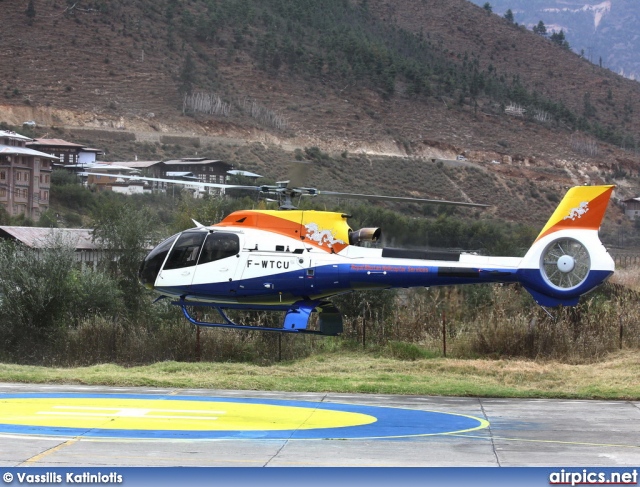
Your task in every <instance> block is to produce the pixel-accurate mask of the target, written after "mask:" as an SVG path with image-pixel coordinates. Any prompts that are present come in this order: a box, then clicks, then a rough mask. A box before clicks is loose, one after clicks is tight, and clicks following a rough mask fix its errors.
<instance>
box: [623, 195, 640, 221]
mask: <svg viewBox="0 0 640 487" xmlns="http://www.w3.org/2000/svg"><path fill="white" fill-rule="evenodd" d="M622 203H623V204H624V214H625V215H627V217H628V218H629V219H630V220H637V219H640V197H637V198H629V199H628V200H624V201H623V202H622Z"/></svg>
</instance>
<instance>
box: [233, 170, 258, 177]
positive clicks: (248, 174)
mask: <svg viewBox="0 0 640 487" xmlns="http://www.w3.org/2000/svg"><path fill="white" fill-rule="evenodd" d="M227 174H231V175H232V176H244V177H247V178H261V177H263V176H260V174H256V173H254V172H249V171H241V170H240V169H232V170H231V171H227Z"/></svg>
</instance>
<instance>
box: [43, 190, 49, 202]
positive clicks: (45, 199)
mask: <svg viewBox="0 0 640 487" xmlns="http://www.w3.org/2000/svg"><path fill="white" fill-rule="evenodd" d="M42 199H43V200H44V201H49V191H43V192H42Z"/></svg>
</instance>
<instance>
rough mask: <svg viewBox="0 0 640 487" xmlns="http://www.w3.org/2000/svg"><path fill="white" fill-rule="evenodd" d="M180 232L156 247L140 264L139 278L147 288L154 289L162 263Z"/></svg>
mask: <svg viewBox="0 0 640 487" xmlns="http://www.w3.org/2000/svg"><path fill="white" fill-rule="evenodd" d="M178 235H179V234H175V235H173V236H172V237H169V238H168V239H166V240H165V241H164V242H162V243H161V244H160V245H158V246H157V247H156V248H154V249H153V250H152V251H151V252H149V255H147V257H145V259H144V260H143V261H142V263H141V264H140V268H139V269H138V280H139V281H140V284H142V285H143V286H144V287H146V288H147V289H153V288H154V286H155V283H156V279H157V278H158V274H159V273H160V270H162V264H164V261H165V259H166V257H167V254H168V253H169V250H170V249H171V246H172V245H173V242H174V241H175V239H176V238H177V237H178Z"/></svg>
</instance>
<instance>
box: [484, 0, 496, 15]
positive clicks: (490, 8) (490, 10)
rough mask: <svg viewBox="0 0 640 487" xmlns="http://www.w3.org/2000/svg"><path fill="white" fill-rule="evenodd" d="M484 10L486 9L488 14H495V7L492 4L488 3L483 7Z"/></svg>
mask: <svg viewBox="0 0 640 487" xmlns="http://www.w3.org/2000/svg"><path fill="white" fill-rule="evenodd" d="M482 8H483V9H485V10H486V11H487V13H488V14H490V13H492V12H493V7H492V6H491V4H490V3H489V2H486V3H485V4H484V5H483V6H482Z"/></svg>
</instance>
